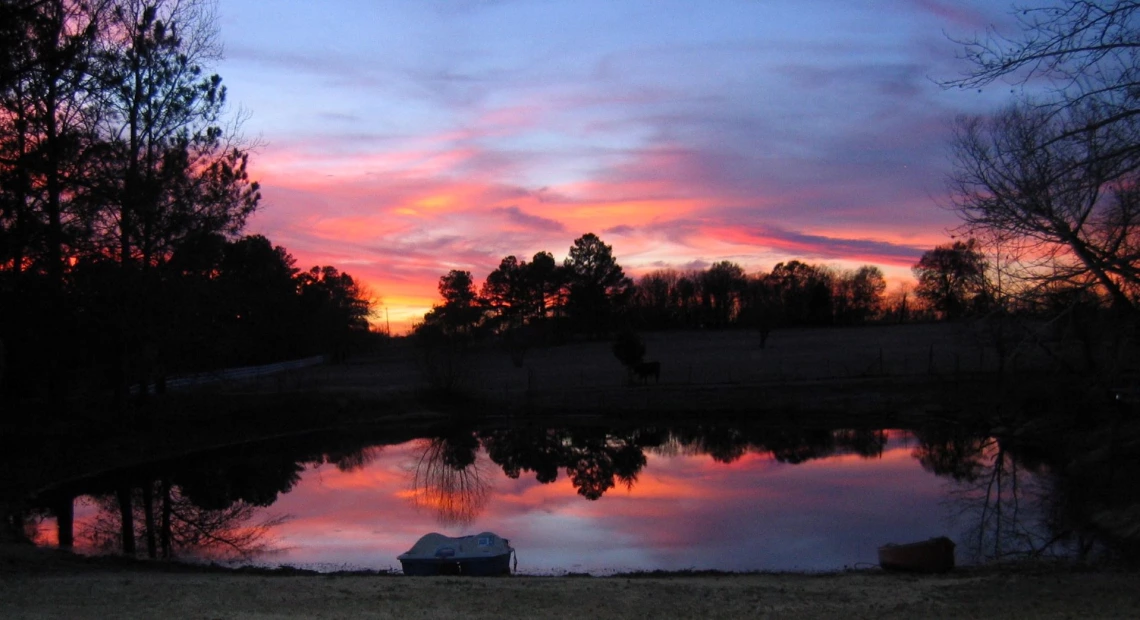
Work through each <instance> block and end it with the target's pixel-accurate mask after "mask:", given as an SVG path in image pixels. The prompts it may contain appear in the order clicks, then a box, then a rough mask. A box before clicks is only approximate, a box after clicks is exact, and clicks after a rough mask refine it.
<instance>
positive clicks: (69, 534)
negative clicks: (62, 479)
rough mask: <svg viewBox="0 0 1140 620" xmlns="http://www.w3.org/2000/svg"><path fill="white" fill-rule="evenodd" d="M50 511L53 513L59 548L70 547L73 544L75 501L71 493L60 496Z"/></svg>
mask: <svg viewBox="0 0 1140 620" xmlns="http://www.w3.org/2000/svg"><path fill="white" fill-rule="evenodd" d="M52 511H53V512H54V513H55V525H56V533H57V539H58V540H59V548H60V549H71V548H72V547H74V546H75V502H74V498H73V497H71V495H68V496H67V497H64V498H60V499H59V500H58V501H57V502H56V504H55V506H54V507H53V509H52Z"/></svg>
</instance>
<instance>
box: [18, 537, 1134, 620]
mask: <svg viewBox="0 0 1140 620" xmlns="http://www.w3.org/2000/svg"><path fill="white" fill-rule="evenodd" d="M44 558H47V560H45V559H44ZM53 558H58V559H53ZM1136 583H1137V574H1136V573H1135V572H1120V571H1110V570H1099V571H1089V570H1075V569H1072V568H1058V567H1041V566H1037V567H1034V568H1020V567H1014V568H1010V567H1006V568H1002V569H997V568H987V569H982V570H977V569H973V570H958V571H955V572H951V573H948V574H946V575H939V576H911V575H894V574H887V573H883V572H880V571H877V570H874V571H862V572H850V573H842V574H828V575H803V574H755V575H705V576H701V575H680V576H629V577H605V578H595V577H509V578H459V577H435V578H415V577H400V576H375V575H371V576H365V575H335V576H327V575H321V576H315V575H266V574H243V573H230V572H211V571H198V570H187V569H171V568H169V567H166V568H158V567H155V566H154V565H147V564H138V563H114V562H110V563H108V562H101V563H100V562H94V563H88V562H79V561H73V560H70V559H66V558H64V557H63V556H61V555H60V554H58V553H56V552H51V551H43V550H31V549H17V550H16V551H15V552H13V551H12V550H11V549H9V550H8V551H7V552H3V553H0V617H3V618H7V619H13V620H14V619H17V618H503V617H508V618H513V617H520V618H521V617H526V618H675V617H684V618H694V617H700V618H743V617H750V618H764V617H773V618H845V619H849V618H1137V617H1140V590H1138V589H1137V588H1136Z"/></svg>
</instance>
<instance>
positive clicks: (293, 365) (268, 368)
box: [131, 355, 328, 394]
mask: <svg viewBox="0 0 1140 620" xmlns="http://www.w3.org/2000/svg"><path fill="white" fill-rule="evenodd" d="M326 361H328V358H327V356H324V355H314V356H312V357H306V358H302V359H297V360H290V361H286V362H277V363H275V364H263V365H261V366H241V367H238V368H226V369H223V370H213V371H207V372H197V373H192V374H185V375H178V376H175V377H170V378H168V379H167V380H166V390H167V391H180V390H191V389H195V388H199V387H204V386H208V385H214V384H219V383H229V382H236V381H248V380H251V379H260V378H262V377H269V376H273V375H277V374H280V373H283V372H287V371H290V370H300V369H302V368H309V367H311V366H317V365H319V364H324V363H325V362H326ZM147 390H148V392H153V391H154V386H153V385H148V386H147ZM138 391H139V388H138V386H133V387H132V388H131V393H132V394H137V393H138Z"/></svg>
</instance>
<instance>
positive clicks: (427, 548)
mask: <svg viewBox="0 0 1140 620" xmlns="http://www.w3.org/2000/svg"><path fill="white" fill-rule="evenodd" d="M513 553H514V549H513V548H512V547H511V545H510V541H508V540H507V539H505V538H502V537H500V536H499V535H497V534H494V533H492V532H483V533H481V534H477V535H474V536H460V537H458V538H451V537H448V536H444V535H443V534H437V533H435V532H433V533H431V534H427V535H425V536H423V537H421V538H420V539H419V540H418V541H416V544H415V545H414V546H412V548H411V549H409V550H408V551H407V552H406V553H402V554H400V556H399V557H398V558H397V559H398V560H400V566H401V567H402V568H403V571H404V574H405V575H416V576H431V575H470V576H478V577H486V576H494V575H509V574H511V555H512V554H513Z"/></svg>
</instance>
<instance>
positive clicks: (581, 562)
mask: <svg viewBox="0 0 1140 620" xmlns="http://www.w3.org/2000/svg"><path fill="white" fill-rule="evenodd" d="M885 437H886V439H887V441H886V445H885V446H884V448H883V450H882V453H881V454H876V455H874V456H871V457H863V456H857V455H853V454H849V455H841V456H833V457H829V458H824V459H818V460H811V461H807V462H805V463H800V464H795V465H793V464H788V463H781V462H779V461H777V460H776V458H775V457H773V456H772V455H771V454H770V453H763V454H761V453H748V454H745V455H743V456H741V457H740V458H739V459H737V460H735V461H734V462H732V463H722V462H717V461H715V460H714V459H713V458H712V457H710V456H708V455H705V454H697V455H685V454H674V455H666V454H662V453H660V452H648V453H647V454H646V464H645V466H644V468H642V469H641V471H640V472H638V473H637V476H636V480H634V481H628V482H629V483H628V484H626V483H623V482H622V481H620V480H619V481H617V483H616V485H615V487H614V488H611V489H609V490H608V491H607V492H605V493H604V495H602V496H601V497H600V498H598V499H596V500H589V499H586V498H584V497H583V496H582V495H580V494H579V493H578V492H577V491H576V489H575V487H574V486H573V484H572V483H571V480H570V478H569V477H568V476H567V475H566V474H565V473H564V472H561V473H560V475H559V477H558V479H557V480H556V481H554V482H552V483H549V484H543V483H540V482H538V481H537V480H536V479H535V476H534V475H533V474H529V475H528V472H525V471H524V472H523V473H522V475H520V476H519V478H518V479H511V478H509V477H508V476H507V475H505V474H504V471H503V468H501V467H498V466H496V465H495V464H494V463H491V462H490V460H489V459H488V457H487V454H486V452H485V451H483V450H482V449H480V450H479V451H478V455H477V458H476V462H475V464H474V465H473V466H471V467H469V468H467V469H466V470H465V473H466V474H468V478H475V479H476V480H473V481H472V480H470V479H469V480H468V481H467V484H468V486H469V487H472V486H478V487H479V488H478V489H474V490H473V491H472V492H471V493H469V495H470V497H456V496H454V494H452V496H448V493H447V490H446V489H444V490H443V492H441V490H440V489H438V488H436V489H432V488H430V484H424V483H423V481H422V479H423V478H425V475H424V471H423V470H424V468H425V467H426V463H425V452H428V453H429V455H428V456H430V451H431V446H430V445H428V443H427V442H426V441H424V440H418V441H413V442H409V443H405V444H401V445H397V446H389V447H386V448H384V449H382V450H381V451H379V453H378V454H376V455H375V458H374V460H372V461H371V462H370V463H368V464H367V465H365V466H364V467H362V468H361V469H358V470H355V471H350V472H344V471H340V470H338V469H337V468H335V467H332V466H329V465H323V466H317V467H309V468H307V469H306V470H305V471H304V472H303V473H302V475H301V481H300V482H299V483H298V484H297V485H296V486H295V488H294V489H293V490H292V491H291V492H289V493H287V494H284V495H282V496H281V498H280V499H279V500H278V502H277V503H276V504H275V505H274V506H273V507H272V508H271V509H269V510H270V511H271V512H272V513H274V514H287V515H290V519H289V520H288V521H287V522H285V523H284V524H283V525H281V526H279V527H278V528H276V530H275V537H276V539H277V543H278V545H279V546H280V547H282V548H283V549H285V550H284V551H282V552H280V553H277V554H275V555H273V556H270V557H266V558H263V559H262V562H263V563H269V564H290V565H295V566H309V567H317V568H326V569H327V568H343V567H350V568H351V567H362V568H373V569H386V568H398V567H399V562H398V561H397V560H396V556H397V555H398V554H400V553H402V552H403V551H406V550H407V549H408V547H410V546H411V544H412V543H413V542H415V540H416V539H417V538H418V537H420V536H421V535H423V534H425V533H427V532H430V531H438V532H440V533H443V534H447V535H450V536H458V535H465V534H472V533H478V532H481V531H487V530H489V531H494V532H496V533H498V534H500V535H501V536H504V537H506V538H509V539H510V541H511V544H512V546H514V547H515V549H516V550H517V556H518V569H519V571H520V572H525V573H561V572H590V573H593V574H604V573H607V572H612V571H629V570H655V569H664V570H681V569H720V570H733V571H743V570H833V569H842V568H844V567H850V566H857V565H860V564H874V563H877V557H876V549H877V547H878V546H879V545H882V544H884V543H886V542H891V541H896V542H904V541H911V540H922V539H926V538H929V537H933V536H937V535H941V534H944V533H946V528H947V525H948V524H947V506H946V505H945V503H944V502H943V493H942V492H943V490H944V488H945V486H946V485H945V483H944V482H943V481H942V480H941V479H939V478H938V477H936V476H934V475H933V474H931V473H929V472H927V471H925V470H924V469H923V468H922V466H921V464H920V463H919V461H918V460H916V459H915V458H914V457H913V456H912V451H913V442H912V441H911V438H910V437H909V436H908V435H907V434H905V433H901V432H889V433H885ZM417 471H418V472H419V477H420V479H421V482H420V483H419V484H417V483H416V479H417ZM429 474H430V472H429ZM443 484H444V485H445V486H446V485H448V484H452V485H454V484H455V482H454V481H452V482H451V483H449V482H447V481H444V482H443Z"/></svg>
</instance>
